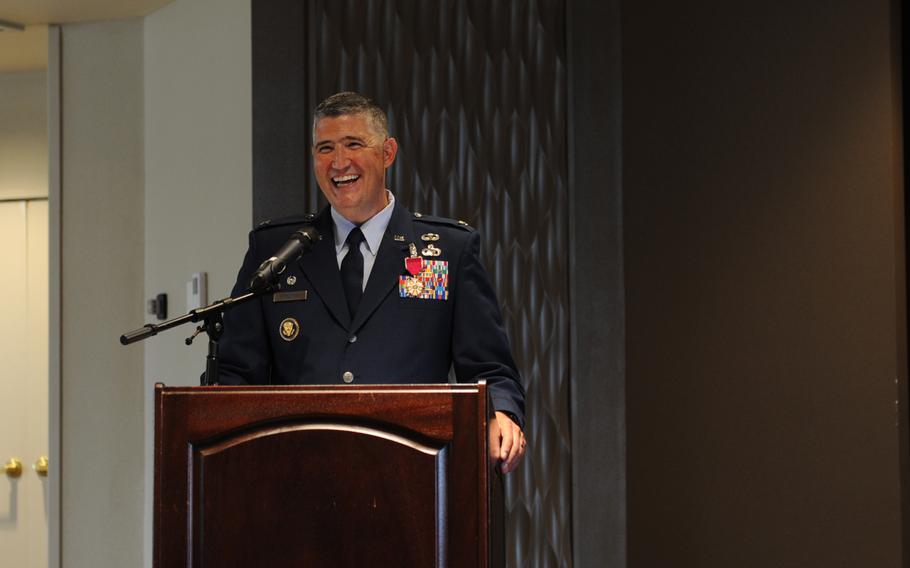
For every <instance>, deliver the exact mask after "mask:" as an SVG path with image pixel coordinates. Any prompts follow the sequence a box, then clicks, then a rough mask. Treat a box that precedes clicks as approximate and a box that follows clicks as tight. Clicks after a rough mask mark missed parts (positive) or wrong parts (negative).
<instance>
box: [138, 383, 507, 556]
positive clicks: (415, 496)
mask: <svg viewBox="0 0 910 568" xmlns="http://www.w3.org/2000/svg"><path fill="white" fill-rule="evenodd" d="M490 414H491V410H490V407H489V405H488V401H487V392H486V386H485V385H484V384H483V383H480V384H458V385H447V384H445V385H372V386H356V387H355V386H299V387H297V386H295V387H177V388H168V387H164V386H163V385H161V384H158V385H156V387H155V510H154V552H153V555H154V565H155V566H156V567H157V568H174V567H177V566H181V567H193V568H203V567H204V568H215V567H217V568H230V567H234V566H236V567H244V568H256V567H260V566H261V567H269V568H273V567H284V566H287V567H295V568H297V567H310V566H312V567H319V568H322V567H335V566H341V567H347V566H351V567H354V566H356V567H367V566H369V567H372V566H395V567H397V566H402V567H404V566H407V567H421V568H422V567H428V566H439V567H466V568H467V567H471V568H475V567H485V566H490V567H495V566H503V565H504V563H505V562H504V550H503V530H502V528H503V527H502V492H501V483H502V480H501V477H500V474H499V473H498V470H497V468H496V467H494V466H493V465H491V463H490V460H489V459H488V457H487V443H488V442H487V424H488V419H489V417H490Z"/></svg>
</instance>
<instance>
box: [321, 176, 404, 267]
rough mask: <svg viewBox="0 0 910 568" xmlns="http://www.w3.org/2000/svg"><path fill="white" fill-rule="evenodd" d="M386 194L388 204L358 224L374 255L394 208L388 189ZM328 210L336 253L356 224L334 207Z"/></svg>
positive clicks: (393, 197) (339, 252)
mask: <svg viewBox="0 0 910 568" xmlns="http://www.w3.org/2000/svg"><path fill="white" fill-rule="evenodd" d="M386 194H387V195H388V196H389V202H388V204H386V206H385V207H384V208H383V209H382V211H380V212H379V213H377V214H375V215H373V216H372V217H370V218H369V219H367V220H366V221H364V222H363V224H361V225H360V230H361V231H362V232H363V237H364V240H365V241H366V243H367V250H368V251H369V252H370V254H372V255H373V256H376V254H377V253H378V252H379V244H380V243H381V242H382V235H383V234H385V230H386V228H387V227H388V226H389V220H391V218H392V211H393V210H394V209H395V196H394V195H393V194H392V192H391V191H389V190H386ZM330 210H331V214H332V221H334V223H333V224H334V233H335V254H336V255H337V254H341V249H342V247H344V242H345V241H346V240H347V238H348V233H350V232H351V231H352V230H353V229H354V227H356V226H357V225H355V224H354V223H351V222H350V221H348V220H347V219H345V218H344V217H343V216H342V215H341V213H339V212H338V211H335V208H334V207H331V208H330Z"/></svg>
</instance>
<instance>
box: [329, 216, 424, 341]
mask: <svg viewBox="0 0 910 568" xmlns="http://www.w3.org/2000/svg"><path fill="white" fill-rule="evenodd" d="M395 235H401V236H403V237H404V241H396V240H395V238H394V236H395ZM413 242H415V240H414V226H413V221H412V220H411V214H410V213H409V212H408V210H407V209H405V208H404V207H402V206H400V205H398V203H396V204H395V209H394V211H392V218H391V219H389V226H388V227H387V228H386V230H385V233H384V234H383V235H382V242H381V244H380V245H379V254H377V255H376V262H375V263H374V264H373V270H372V271H371V272H370V279H369V280H367V287H366V289H365V290H364V291H363V298H361V299H360V306H358V308H357V315H356V316H355V317H354V322H353V323H352V324H351V328H350V331H351V332H352V333H356V332H357V330H358V329H360V327H361V326H362V325H363V324H364V322H366V320H367V319H368V318H369V317H370V315H372V313H373V312H374V311H376V308H378V307H379V305H380V304H381V303H382V301H383V300H384V299H385V298H386V296H388V295H389V292H390V291H391V289H392V287H393V286H397V285H398V277H399V276H400V275H401V274H402V273H403V272H404V259H405V257H406V256H408V243H413ZM340 281H341V280H340V277H339V285H340ZM342 301H343V298H342Z"/></svg>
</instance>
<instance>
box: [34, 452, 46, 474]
mask: <svg viewBox="0 0 910 568" xmlns="http://www.w3.org/2000/svg"><path fill="white" fill-rule="evenodd" d="M33 467H34V468H35V473H37V474H38V475H40V476H41V477H47V456H41V457H40V458H38V461H36V462H35V465H34V466H33Z"/></svg>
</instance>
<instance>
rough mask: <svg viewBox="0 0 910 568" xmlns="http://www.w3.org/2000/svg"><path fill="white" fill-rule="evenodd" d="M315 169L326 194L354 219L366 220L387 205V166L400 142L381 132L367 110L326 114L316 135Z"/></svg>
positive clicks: (334, 204) (317, 125)
mask: <svg viewBox="0 0 910 568" xmlns="http://www.w3.org/2000/svg"><path fill="white" fill-rule="evenodd" d="M313 140H314V142H313V169H314V170H315V172H316V181H317V183H319V188H320V189H322V194H323V195H325V198H326V199H328V201H329V203H331V204H332V207H334V208H335V210H336V211H338V212H339V213H341V215H342V216H344V218H345V219H347V220H349V221H351V222H352V223H358V224H359V223H363V222H364V221H366V220H367V219H369V218H370V217H372V216H373V215H375V214H376V213H378V212H380V211H381V210H382V209H383V208H384V207H385V206H386V205H387V201H388V200H387V198H386V192H385V170H386V168H388V167H389V166H391V165H392V162H394V161H395V155H396V154H397V153H398V143H397V142H396V141H395V139H394V138H385V137H384V136H383V135H382V134H381V133H379V132H377V131H376V129H375V128H373V125H372V124H371V123H370V120H369V118H368V117H367V115H366V114H350V115H344V116H331V117H325V118H323V119H321V120H320V121H319V122H317V123H316V128H315V129H314V136H313Z"/></svg>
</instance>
